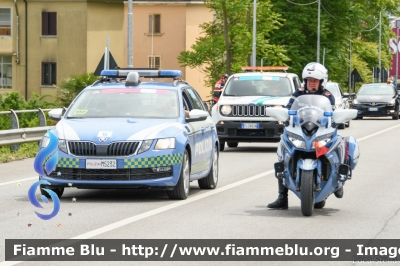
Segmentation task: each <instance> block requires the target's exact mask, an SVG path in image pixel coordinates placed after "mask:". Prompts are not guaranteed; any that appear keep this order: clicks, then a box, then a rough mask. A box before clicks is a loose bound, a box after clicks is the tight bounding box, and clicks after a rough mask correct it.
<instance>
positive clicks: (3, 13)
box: [0, 7, 11, 36]
mask: <svg viewBox="0 0 400 266" xmlns="http://www.w3.org/2000/svg"><path fill="white" fill-rule="evenodd" d="M0 35H1V36H11V8H4V7H1V8H0Z"/></svg>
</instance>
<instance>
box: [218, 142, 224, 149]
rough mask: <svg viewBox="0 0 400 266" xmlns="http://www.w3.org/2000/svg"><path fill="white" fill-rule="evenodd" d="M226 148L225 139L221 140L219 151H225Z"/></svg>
mask: <svg viewBox="0 0 400 266" xmlns="http://www.w3.org/2000/svg"><path fill="white" fill-rule="evenodd" d="M224 150H225V141H220V142H219V151H224Z"/></svg>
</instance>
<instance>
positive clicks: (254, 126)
mask: <svg viewBox="0 0 400 266" xmlns="http://www.w3.org/2000/svg"><path fill="white" fill-rule="evenodd" d="M241 128H242V129H259V128H260V124H259V123H242V125H241Z"/></svg>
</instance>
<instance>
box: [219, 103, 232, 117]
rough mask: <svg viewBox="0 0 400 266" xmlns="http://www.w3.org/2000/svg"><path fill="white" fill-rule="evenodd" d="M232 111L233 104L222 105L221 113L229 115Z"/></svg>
mask: <svg viewBox="0 0 400 266" xmlns="http://www.w3.org/2000/svg"><path fill="white" fill-rule="evenodd" d="M231 112H232V106H230V105H222V107H221V113H222V114H224V115H229V114H230V113H231Z"/></svg>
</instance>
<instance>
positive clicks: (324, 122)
mask: <svg viewBox="0 0 400 266" xmlns="http://www.w3.org/2000/svg"><path fill="white" fill-rule="evenodd" d="M327 124H328V118H327V117H322V118H321V126H322V127H324V126H326V125H327Z"/></svg>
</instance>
